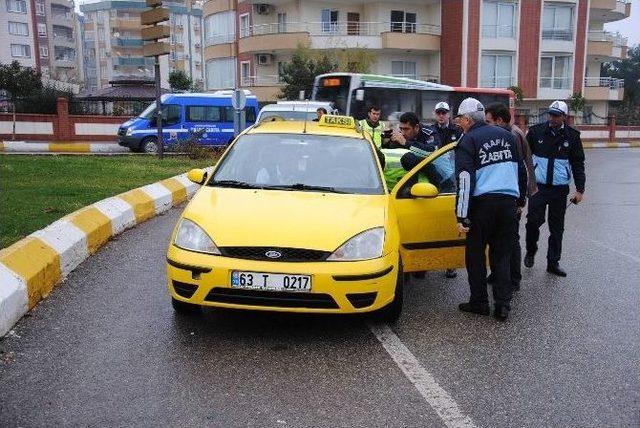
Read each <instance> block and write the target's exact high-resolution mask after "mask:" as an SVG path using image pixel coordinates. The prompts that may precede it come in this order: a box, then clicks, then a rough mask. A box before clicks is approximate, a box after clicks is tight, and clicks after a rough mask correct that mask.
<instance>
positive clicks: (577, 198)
mask: <svg viewBox="0 0 640 428" xmlns="http://www.w3.org/2000/svg"><path fill="white" fill-rule="evenodd" d="M582 198H583V195H582V193H580V192H576V193H574V194H573V196H572V197H571V202H573V203H574V204H576V205H578V204H579V203H580V202H582Z"/></svg>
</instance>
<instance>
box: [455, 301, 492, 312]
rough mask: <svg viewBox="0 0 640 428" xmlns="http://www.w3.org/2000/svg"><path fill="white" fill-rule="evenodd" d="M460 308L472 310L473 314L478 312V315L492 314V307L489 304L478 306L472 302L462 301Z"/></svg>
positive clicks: (463, 310) (466, 310) (467, 310)
mask: <svg viewBox="0 0 640 428" xmlns="http://www.w3.org/2000/svg"><path fill="white" fill-rule="evenodd" d="M458 309H460V310H461V311H462V312H471V313H472V314H478V315H490V314H491V309H490V308H489V305H484V306H476V305H472V304H471V303H460V304H459V305H458Z"/></svg>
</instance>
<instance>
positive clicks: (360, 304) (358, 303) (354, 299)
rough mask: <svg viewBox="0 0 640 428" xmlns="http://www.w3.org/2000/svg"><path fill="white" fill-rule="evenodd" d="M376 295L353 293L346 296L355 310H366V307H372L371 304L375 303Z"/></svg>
mask: <svg viewBox="0 0 640 428" xmlns="http://www.w3.org/2000/svg"><path fill="white" fill-rule="evenodd" d="M377 295H378V293H376V292H373V293H353V294H347V299H349V302H351V304H352V305H353V307H354V308H356V309H361V308H366V307H367V306H371V305H373V302H375V301H376V296H377Z"/></svg>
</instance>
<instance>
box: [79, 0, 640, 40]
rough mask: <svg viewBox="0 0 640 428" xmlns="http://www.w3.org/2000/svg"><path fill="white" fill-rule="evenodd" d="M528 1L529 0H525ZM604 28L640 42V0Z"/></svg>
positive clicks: (81, 1)
mask: <svg viewBox="0 0 640 428" xmlns="http://www.w3.org/2000/svg"><path fill="white" fill-rule="evenodd" d="M96 1H99V0H80V1H77V2H76V10H77V11H78V12H80V3H95V2H96ZM523 1H527V0H523ZM604 28H605V29H606V30H608V31H617V32H619V33H620V34H622V35H623V36H625V37H628V38H629V47H631V46H633V45H637V44H638V43H640V0H632V2H631V16H629V18H627V19H623V20H622V21H617V22H610V23H608V24H605V26H604Z"/></svg>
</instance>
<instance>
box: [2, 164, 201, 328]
mask: <svg viewBox="0 0 640 428" xmlns="http://www.w3.org/2000/svg"><path fill="white" fill-rule="evenodd" d="M206 169H207V171H208V172H209V173H211V170H212V168H206ZM198 187H199V186H198V185H197V184H194V183H192V182H191V181H189V179H188V178H187V176H186V174H181V175H177V176H175V177H172V178H168V179H166V180H162V181H159V182H157V183H154V184H149V185H147V186H143V187H139V188H137V189H133V190H130V191H128V192H125V193H122V194H120V195H117V196H113V197H110V198H106V199H103V200H101V201H98V202H96V203H94V204H92V205H89V206H87V207H84V208H81V209H79V210H78V211H75V212H73V213H71V214H69V215H67V216H65V217H63V218H61V219H60V220H58V221H56V222H54V223H52V224H50V225H49V226H47V227H45V228H44V229H41V230H38V231H36V232H34V233H32V234H31V235H29V236H27V237H26V238H24V239H22V240H20V241H18V242H16V243H15V244H13V245H11V246H10V247H8V248H5V249H2V250H0V337H1V336H3V335H4V334H6V333H7V332H8V331H9V330H10V329H11V327H13V325H14V324H15V323H16V322H17V321H18V320H19V319H20V318H22V316H23V315H24V314H26V313H27V312H28V311H29V310H30V309H32V308H33V307H34V306H36V305H37V304H38V302H40V300H42V299H44V298H46V297H47V296H48V295H49V293H51V291H52V290H53V288H54V287H55V286H56V285H58V284H59V283H60V282H62V281H63V280H64V279H65V278H66V277H67V275H69V273H71V272H72V271H73V270H74V269H75V268H76V267H78V265H80V263H82V262H83V261H84V260H85V259H87V257H89V256H90V255H91V254H93V253H95V252H96V251H97V250H98V248H100V247H101V246H102V245H104V244H105V243H106V242H107V241H108V240H109V239H111V238H112V237H113V236H115V235H117V234H119V233H121V232H122V231H124V230H126V229H128V228H131V227H133V226H135V225H137V224H140V223H142V222H144V221H146V220H148V219H150V218H152V217H155V216H156V215H158V214H160V213H162V212H164V211H167V210H168V209H169V208H171V207H173V206H175V205H178V204H180V203H182V202H184V201H186V200H187V199H188V198H189V197H191V196H192V195H193V194H194V193H195V192H196V190H198Z"/></svg>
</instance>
